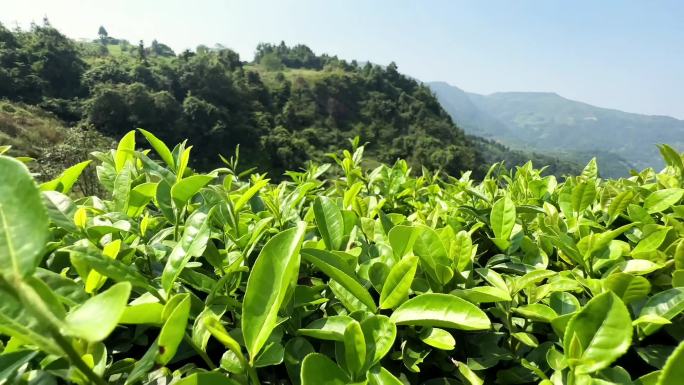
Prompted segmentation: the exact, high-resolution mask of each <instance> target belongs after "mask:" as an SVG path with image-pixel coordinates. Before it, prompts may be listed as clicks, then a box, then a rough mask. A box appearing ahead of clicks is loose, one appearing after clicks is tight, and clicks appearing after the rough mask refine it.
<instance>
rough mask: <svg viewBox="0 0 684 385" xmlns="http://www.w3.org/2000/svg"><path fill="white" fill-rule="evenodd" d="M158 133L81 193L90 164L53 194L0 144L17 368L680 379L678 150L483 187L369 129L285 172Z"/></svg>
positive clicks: (516, 173)
mask: <svg viewBox="0 0 684 385" xmlns="http://www.w3.org/2000/svg"><path fill="white" fill-rule="evenodd" d="M140 134H142V135H140ZM140 134H138V135H137V136H138V139H141V138H142V137H144V138H145V141H146V142H147V144H149V146H150V147H151V149H150V150H144V151H141V150H140V147H141V146H140V143H139V141H136V132H135V131H131V132H129V133H127V134H126V135H125V136H124V137H123V138H122V139H121V141H120V142H119V144H118V146H117V148H116V150H111V151H106V152H98V153H95V154H94V156H95V157H96V158H97V162H96V164H95V165H94V166H95V168H96V170H97V175H98V177H99V182H100V184H101V185H102V188H103V189H104V190H105V191H106V192H105V193H103V194H102V195H101V196H85V197H70V196H69V194H70V191H71V190H72V188H73V186H74V184H75V182H76V180H77V179H78V178H79V175H80V174H81V173H82V172H83V171H84V169H86V168H89V167H93V166H91V165H90V164H89V163H82V164H77V165H75V166H73V167H71V168H69V169H67V170H65V171H64V173H62V174H61V175H60V176H59V177H58V178H56V179H54V180H51V181H48V182H46V183H43V184H41V185H40V186H38V185H36V184H35V182H34V181H33V180H32V177H31V175H30V174H29V172H28V169H27V168H26V167H25V166H24V165H23V164H22V163H21V162H20V161H18V160H16V159H14V158H11V157H8V156H2V155H0V175H3V177H5V178H9V179H8V180H11V181H12V183H6V182H3V183H1V184H0V335H1V337H0V382H2V383H12V384H38V383H41V384H42V383H46V384H54V383H59V382H61V383H63V382H67V383H77V384H88V383H95V384H105V383H110V384H139V383H143V384H179V385H189V384H245V385H246V384H259V383H264V384H265V383H268V384H301V385H320V384H369V385H400V384H428V385H437V384H453V385H483V384H541V385H578V384H582V385H584V384H587V385H590V384H596V385H611V384H619V385H647V384H654V385H675V384H679V383H681V375H682V367H683V365H684V342H681V341H683V340H684V314H683V311H684V241H683V239H684V238H683V235H684V210H683V208H684V205H682V202H683V198H684V160H683V157H682V155H681V154H679V153H677V152H676V151H674V150H673V149H672V148H670V147H668V146H662V147H661V152H662V154H663V157H664V159H665V161H666V162H667V164H668V166H667V167H666V168H665V169H664V170H663V171H661V172H660V173H656V172H654V171H653V170H650V169H647V170H645V171H643V172H641V173H639V174H638V175H635V176H633V177H631V178H629V179H618V180H604V179H601V178H600V177H599V176H598V169H597V166H596V163H595V162H594V161H592V162H590V163H589V164H588V165H587V166H586V167H585V169H584V170H583V171H582V173H581V174H580V175H578V176H573V177H568V178H567V179H566V180H565V181H564V182H562V183H561V182H559V181H558V180H557V179H556V178H555V177H554V176H542V175H541V173H540V171H539V170H536V169H533V168H532V166H531V164H529V163H528V164H526V165H524V166H521V167H518V168H516V169H515V170H511V171H508V170H506V169H505V168H503V167H501V165H494V166H492V167H491V168H490V169H489V172H488V173H487V175H486V176H485V178H484V179H483V180H482V181H481V182H476V181H474V180H472V179H471V176H470V173H466V174H464V175H462V176H461V177H460V178H458V179H457V178H453V177H450V176H448V175H445V174H442V173H432V172H429V171H427V170H426V169H423V171H422V173H421V174H420V175H415V174H414V173H412V171H411V169H410V167H408V165H407V163H406V162H405V161H403V160H399V161H397V162H396V163H394V164H393V165H392V166H388V165H379V166H377V167H376V168H373V169H365V168H363V167H362V166H361V164H362V158H363V155H364V150H365V148H364V147H363V146H359V144H358V141H353V142H352V148H351V150H349V151H347V150H345V151H343V152H341V153H338V154H337V156H336V157H335V158H334V160H335V164H333V165H330V164H318V165H316V164H310V165H309V166H308V167H307V169H305V170H304V171H301V172H288V173H287V177H288V179H287V180H285V181H282V182H280V183H279V184H272V183H270V182H269V180H268V179H264V176H263V175H260V174H252V175H249V176H248V175H246V174H247V173H244V172H241V168H240V164H239V163H238V159H237V158H231V159H228V160H227V162H226V163H227V167H223V168H219V169H215V170H213V171H211V172H208V173H198V172H196V171H195V170H193V169H192V168H191V167H188V164H189V163H190V159H189V158H190V153H191V148H190V147H188V146H186V144H185V142H183V143H181V144H179V145H177V146H176V147H174V148H173V149H170V148H169V147H167V146H166V144H164V142H162V141H161V140H159V139H158V138H157V137H155V136H154V135H153V134H151V133H150V132H147V131H143V130H141V131H140ZM6 150H7V149H6V148H4V149H2V150H0V151H6ZM153 158H158V159H160V160H159V161H155V160H153ZM6 180H7V179H6Z"/></svg>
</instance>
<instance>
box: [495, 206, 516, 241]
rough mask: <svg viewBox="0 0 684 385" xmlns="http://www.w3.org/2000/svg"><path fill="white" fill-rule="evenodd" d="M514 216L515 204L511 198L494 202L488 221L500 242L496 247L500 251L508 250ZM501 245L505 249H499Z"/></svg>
mask: <svg viewBox="0 0 684 385" xmlns="http://www.w3.org/2000/svg"><path fill="white" fill-rule="evenodd" d="M515 216H516V214H515V204H514V203H513V201H512V200H511V198H509V197H508V196H505V197H503V198H501V199H499V200H497V201H496V202H494V205H493V206H492V211H491V213H490V215H489V221H490V226H491V228H492V231H493V232H494V236H495V237H496V239H497V240H500V241H501V242H502V244H501V245H497V246H499V248H500V249H506V248H508V247H507V245H508V240H509V238H510V237H511V232H512V231H513V226H514V225H515ZM503 245H506V247H501V246H503Z"/></svg>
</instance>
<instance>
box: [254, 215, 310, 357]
mask: <svg viewBox="0 0 684 385" xmlns="http://www.w3.org/2000/svg"><path fill="white" fill-rule="evenodd" d="M305 230H306V224H305V223H301V222H300V223H299V224H298V225H297V227H294V228H291V229H288V230H285V231H283V232H281V233H280V234H278V235H276V236H274V237H273V238H271V239H270V240H269V241H268V242H267V243H266V245H265V246H264V248H263V249H262V250H261V253H259V256H258V257H257V259H256V262H255V263H254V266H253V267H252V272H251V274H250V275H249V279H248V280H247V289H246V292H245V297H244V300H243V302H242V332H243V334H244V337H245V343H246V345H247V351H248V352H249V355H250V360H252V361H253V360H254V359H255V358H256V355H257V354H258V353H259V351H260V350H261V348H262V347H263V346H264V344H265V343H266V340H267V339H268V336H269V335H270V334H271V332H272V331H273V329H274V328H275V326H276V320H277V316H278V310H279V309H280V306H281V305H282V304H283V301H284V299H285V294H286V292H287V290H288V288H289V287H291V286H293V285H294V282H295V280H296V278H297V272H298V271H299V260H300V256H299V249H300V247H301V245H302V241H303V240H304V232H305Z"/></svg>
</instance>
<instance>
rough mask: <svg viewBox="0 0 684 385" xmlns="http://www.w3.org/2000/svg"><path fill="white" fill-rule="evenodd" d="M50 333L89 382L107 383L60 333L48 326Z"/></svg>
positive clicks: (100, 384) (105, 384)
mask: <svg viewBox="0 0 684 385" xmlns="http://www.w3.org/2000/svg"><path fill="white" fill-rule="evenodd" d="M50 334H51V335H52V338H53V339H54V340H55V342H56V343H57V345H59V347H60V348H61V349H62V350H63V351H64V353H65V354H66V355H67V357H69V361H71V363H72V364H73V365H74V366H75V367H76V368H78V370H79V371H80V372H81V373H83V375H85V376H86V377H87V378H88V380H90V382H92V383H94V384H97V385H107V383H106V382H105V380H103V379H102V378H101V377H100V376H98V375H97V374H95V372H93V370H92V369H91V368H90V367H89V366H88V365H86V363H85V362H84V361H83V359H81V356H80V355H79V354H78V352H77V351H76V349H74V347H73V346H72V345H71V343H70V342H69V341H67V340H66V338H64V336H62V334H61V333H60V332H59V331H58V330H57V329H55V328H54V327H52V326H51V327H50Z"/></svg>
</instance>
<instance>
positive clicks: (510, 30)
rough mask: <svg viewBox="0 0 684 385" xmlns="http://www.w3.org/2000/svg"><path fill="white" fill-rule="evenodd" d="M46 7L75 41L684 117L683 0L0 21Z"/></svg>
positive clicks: (58, 5)
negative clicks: (320, 67) (304, 56)
mask: <svg viewBox="0 0 684 385" xmlns="http://www.w3.org/2000/svg"><path fill="white" fill-rule="evenodd" d="M44 16H47V17H48V19H49V20H50V22H51V24H52V25H54V26H55V27H56V28H58V29H59V30H60V31H62V32H63V33H64V34H66V35H67V36H69V37H72V38H77V39H78V38H89V39H93V38H95V37H96V36H97V29H98V27H99V26H100V25H103V26H105V28H106V29H107V30H108V32H109V34H110V36H114V37H119V38H124V39H127V40H129V41H131V42H137V41H138V40H140V39H142V40H144V41H145V42H146V43H147V44H149V42H151V41H152V40H153V39H155V38H156V39H157V40H158V41H160V42H163V43H165V44H168V45H169V46H171V47H172V48H173V49H174V50H176V51H177V52H178V51H182V50H184V49H186V48H190V49H194V48H195V47H196V46H197V45H200V44H205V45H208V46H213V45H214V44H217V43H218V44H222V45H224V46H226V47H228V48H231V49H234V50H235V51H236V52H238V53H239V54H240V56H241V58H242V59H243V60H251V59H252V57H253V53H254V50H255V47H256V45H257V44H258V43H259V42H272V43H277V42H280V41H281V40H282V41H285V42H286V43H287V44H297V43H301V44H306V45H308V46H309V47H311V48H312V49H313V50H314V51H315V52H317V53H328V54H331V55H337V56H338V57H340V58H343V59H346V60H352V59H356V60H359V61H366V60H367V61H371V62H373V63H378V64H383V65H386V64H388V63H389V62H391V61H394V62H395V63H397V65H398V67H399V70H400V71H401V72H403V73H406V74H407V75H410V76H412V77H415V78H417V79H419V80H421V81H425V82H431V81H444V82H447V83H449V84H451V85H454V86H457V87H459V88H461V89H463V90H466V91H468V92H474V93H479V94H491V93H495V92H554V93H557V94H559V95H561V96H563V97H565V98H568V99H572V100H577V101H581V102H584V103H589V104H593V105H596V106H599V107H604V108H611V109H618V110H622V111H626V112H633V113H641V114H649V115H667V116H672V117H676V118H679V119H684V73H682V71H681V68H684V45H682V44H681V41H682V39H683V38H684V23H681V20H684V3H682V2H677V1H659V2H649V3H645V2H640V1H614V0H610V1H602V2H592V1H585V0H582V1H576V2H572V3H565V2H560V1H548V2H543V3H541V2H536V1H529V0H526V1H518V2H515V3H511V2H506V1H491V2H487V3H486V4H485V3H484V2H464V1H454V2H451V1H430V2H423V3H415V2H409V1H399V2H387V1H379V2H363V1H352V2H341V1H333V2H329V3H322V2H316V1H312V0H307V1H279V2H267V1H253V2H236V1H227V2H226V1H219V0H207V1H198V2H195V3H194V4H193V5H192V6H188V5H187V3H185V2H181V1H166V2H161V1H157V0H155V1H146V2H140V3H138V2H133V1H132V0H125V1H120V2H117V3H104V4H103V3H98V4H95V3H93V2H88V1H82V0H81V1H79V0H67V1H60V2H50V1H47V0H25V1H21V2H8V3H7V4H3V13H2V15H0V22H2V23H3V24H5V25H7V26H9V27H14V26H15V25H17V24H18V25H19V26H21V27H22V28H27V27H28V26H29V24H30V23H31V22H32V21H33V22H38V23H39V22H40V21H41V20H42V18H43V17H44Z"/></svg>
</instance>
